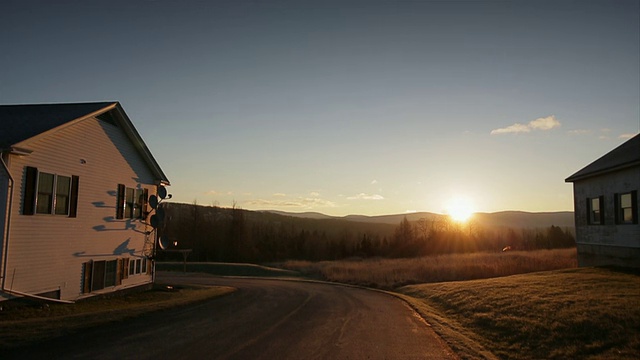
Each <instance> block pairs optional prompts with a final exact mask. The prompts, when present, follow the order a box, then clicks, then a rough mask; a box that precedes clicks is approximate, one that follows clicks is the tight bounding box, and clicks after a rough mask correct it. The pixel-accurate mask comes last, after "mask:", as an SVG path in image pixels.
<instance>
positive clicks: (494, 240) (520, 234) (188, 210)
mask: <svg viewBox="0 0 640 360" xmlns="http://www.w3.org/2000/svg"><path fill="white" fill-rule="evenodd" d="M162 206H163V207H164V210H165V214H166V215H165V219H166V221H165V224H164V225H163V227H162V228H161V229H159V235H160V236H162V237H167V238H168V239H170V241H169V243H173V242H174V241H175V242H177V244H178V245H177V247H176V249H191V250H192V252H191V254H190V255H189V261H220V262H254V263H265V262H274V261H283V260H289V259H298V260H311V261H320V260H338V259H343V258H349V257H416V256H425V255H437V254H451V253H470V252H477V251H503V249H510V250H534V249H551V248H565V247H573V246H575V238H574V236H573V233H572V230H571V229H562V228H560V227H558V226H553V225H552V226H551V227H549V228H546V229H512V228H494V229H489V228H484V227H482V226H481V224H478V223H475V222H473V221H471V222H468V223H465V224H460V223H456V222H453V221H451V220H450V219H449V218H448V217H445V216H440V217H437V218H435V219H421V220H419V221H414V222H410V221H408V220H407V219H406V218H404V219H403V220H402V221H401V222H400V223H399V224H397V225H392V224H380V223H362V222H355V221H347V220H343V219H302V218H294V217H290V216H284V215H278V214H273V213H266V212H256V211H248V210H243V209H240V208H237V207H233V208H221V207H217V206H201V205H198V204H196V203H194V204H177V203H163V204H162ZM158 259H160V260H170V259H171V260H175V259H177V257H176V254H174V253H172V252H163V251H159V252H158Z"/></svg>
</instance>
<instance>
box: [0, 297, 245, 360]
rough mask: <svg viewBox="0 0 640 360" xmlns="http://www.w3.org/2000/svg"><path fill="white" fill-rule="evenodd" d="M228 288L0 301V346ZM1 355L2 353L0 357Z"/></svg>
mask: <svg viewBox="0 0 640 360" xmlns="http://www.w3.org/2000/svg"><path fill="white" fill-rule="evenodd" d="M234 290H235V289H233V288H229V287H221V286H219V287H185V288H177V289H171V290H169V289H167V288H166V287H165V286H162V285H156V286H155V287H154V289H153V290H149V291H144V292H138V293H130V294H126V295H116V296H110V297H94V298H89V299H86V300H81V301H78V302H76V303H74V304H56V303H48V304H45V303H42V302H33V301H29V302H25V303H22V302H21V303H19V304H16V303H12V304H0V305H2V311H0V349H5V348H11V347H18V346H23V345H28V344H31V343H35V342H38V341H41V340H44V339H48V338H54V337H57V336H60V335H63V334H65V333H69V332H73V331H79V330H81V329H83V328H88V327H91V326H95V325H99V324H104V323H107V322H112V321H122V320H124V319H127V318H131V317H134V316H137V315H140V314H142V313H147V312H151V311H156V310H161V309H166V308H170V307H174V306H180V305H186V304H190V303H194V302H198V301H202V300H205V299H209V298H212V297H215V296H221V295H224V294H228V293H230V292H233V291H234ZM0 358H1V356H0Z"/></svg>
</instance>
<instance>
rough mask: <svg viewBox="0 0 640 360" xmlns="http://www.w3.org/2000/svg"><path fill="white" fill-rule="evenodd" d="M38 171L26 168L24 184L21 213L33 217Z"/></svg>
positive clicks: (29, 167)
mask: <svg viewBox="0 0 640 360" xmlns="http://www.w3.org/2000/svg"><path fill="white" fill-rule="evenodd" d="M37 186H38V169H37V168H34V167H31V166H27V169H26V172H25V182H24V202H23V204H22V213H23V214H24V215H33V214H35V213H36V194H37V193H38V189H37Z"/></svg>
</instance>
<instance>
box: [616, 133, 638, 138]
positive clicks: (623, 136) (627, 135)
mask: <svg viewBox="0 0 640 360" xmlns="http://www.w3.org/2000/svg"><path fill="white" fill-rule="evenodd" d="M636 135H638V133H635V134H621V135H620V136H618V139H631V138H632V137H634V136H636Z"/></svg>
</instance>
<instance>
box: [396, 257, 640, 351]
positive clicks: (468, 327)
mask: <svg viewBox="0 0 640 360" xmlns="http://www.w3.org/2000/svg"><path fill="white" fill-rule="evenodd" d="M397 291H398V292H400V293H402V294H405V295H408V296H409V297H411V298H412V299H409V300H410V301H411V302H412V303H413V304H414V306H415V307H416V309H417V310H418V311H419V312H421V314H422V315H423V316H424V317H425V318H426V319H427V321H428V322H429V323H431V324H432V326H433V327H434V329H435V330H436V332H438V333H439V334H440V335H441V336H442V337H443V338H444V339H445V340H446V341H447V342H448V343H449V344H450V345H451V346H452V348H453V349H454V350H455V351H458V352H459V353H460V354H461V355H462V356H463V357H466V356H465V354H467V355H468V357H477V356H479V357H483V355H482V351H483V350H488V352H487V353H485V354H484V355H485V356H484V357H487V358H492V355H491V354H493V355H495V356H497V357H498V358H500V359H639V358H640V276H639V275H638V274H630V273H624V272H619V271H613V270H607V269H598V268H580V269H568V270H556V271H549V272H538V273H531V274H525V275H514V276H507V277H501V278H493V279H485V280H471V281H459V282H446V283H433V284H420V285H410V286H405V287H402V288H400V289H398V290H397ZM469 347H472V348H469Z"/></svg>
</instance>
